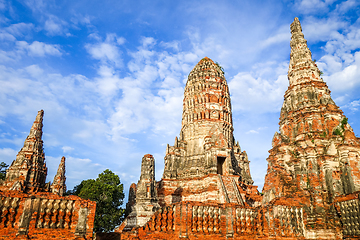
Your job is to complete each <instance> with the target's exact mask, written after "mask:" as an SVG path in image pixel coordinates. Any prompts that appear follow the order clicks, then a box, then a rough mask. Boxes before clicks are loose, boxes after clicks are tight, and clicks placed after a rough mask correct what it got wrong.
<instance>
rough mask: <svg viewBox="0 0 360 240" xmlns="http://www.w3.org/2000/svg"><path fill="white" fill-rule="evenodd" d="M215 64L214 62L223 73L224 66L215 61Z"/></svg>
mask: <svg viewBox="0 0 360 240" xmlns="http://www.w3.org/2000/svg"><path fill="white" fill-rule="evenodd" d="M215 64H216V66H218V67H219V68H220V70H221V72H222V73H223V74H225V72H224V68H223V67H222V66H220V64H219V63H218V62H215Z"/></svg>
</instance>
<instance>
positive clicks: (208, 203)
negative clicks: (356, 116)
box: [117, 18, 360, 239]
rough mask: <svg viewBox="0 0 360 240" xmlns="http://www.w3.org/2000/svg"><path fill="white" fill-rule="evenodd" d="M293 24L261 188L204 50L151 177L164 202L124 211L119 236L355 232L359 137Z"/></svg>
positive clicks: (331, 235) (355, 235)
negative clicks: (139, 212)
mask: <svg viewBox="0 0 360 240" xmlns="http://www.w3.org/2000/svg"><path fill="white" fill-rule="evenodd" d="M291 34H292V37H291V43H290V45H291V55H290V65H289V72H288V78H289V88H288V90H287V91H286V92H285V96H284V104H283V106H282V109H281V116H280V123H279V125H280V131H279V132H277V133H275V135H274V137H273V140H272V149H271V150H270V151H269V153H270V155H269V157H268V159H267V160H268V170H267V174H266V177H265V184H264V188H263V195H260V194H258V191H257V188H256V186H253V185H252V183H253V181H252V179H251V176H250V171H249V161H248V158H247V155H246V152H245V151H243V152H242V151H241V150H240V146H239V144H238V143H235V140H234V137H233V126H232V117H231V104H230V96H229V91H228V86H227V84H226V80H225V78H224V74H223V72H222V69H221V67H219V66H218V65H217V64H215V63H214V62H213V61H212V60H210V59H208V58H204V59H202V60H201V61H200V62H199V63H198V64H197V65H196V66H195V68H194V69H193V70H192V71H191V73H190V74H189V78H188V82H187V84H186V87H185V93H184V110H183V118H182V129H181V132H180V136H179V138H178V137H176V138H175V143H174V146H169V145H168V146H167V149H166V156H165V169H164V174H163V178H162V179H161V180H160V181H159V182H157V183H156V191H155V193H156V194H157V196H156V199H157V200H158V203H159V205H160V207H161V208H159V209H158V210H157V211H156V212H155V213H154V214H152V216H151V218H150V220H149V221H148V222H147V223H146V224H145V225H142V226H140V225H139V226H138V227H135V228H132V229H131V230H130V229H129V228H128V229H125V228H124V226H126V224H127V221H129V220H130V219H129V218H127V219H126V220H125V222H124V224H123V225H122V226H120V228H118V229H117V232H118V233H119V234H120V235H119V237H121V239H183V238H185V239H343V238H345V239H359V238H360V228H359V226H360V202H359V197H360V196H359V192H356V191H358V190H360V189H359V188H360V171H359V162H360V140H359V138H356V137H355V135H354V132H353V130H352V128H351V127H350V125H349V124H348V122H347V118H346V117H345V116H344V115H343V112H342V111H341V110H340V109H339V107H338V106H336V104H335V102H334V101H333V100H332V99H331V96H330V90H329V89H328V87H327V85H326V83H325V82H324V81H323V79H322V78H321V72H320V71H319V69H318V68H317V66H316V64H315V62H314V61H313V60H312V58H311V52H310V50H309V49H308V47H307V43H306V40H305V39H304V35H303V33H302V29H301V25H300V22H299V20H298V19H297V18H295V20H294V22H293V23H292V24H291ZM132 188H135V186H132ZM133 199H134V196H133V197H132V199H131V200H132V201H133ZM135 202H137V196H135ZM135 205H136V203H135Z"/></svg>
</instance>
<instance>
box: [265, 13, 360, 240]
mask: <svg viewBox="0 0 360 240" xmlns="http://www.w3.org/2000/svg"><path fill="white" fill-rule="evenodd" d="M291 34H292V37H291V42H290V46H291V54H290V64H289V72H288V79H289V87H288V89H287V91H286V92H285V96H284V103H283V106H282V108H281V113H280V122H279V125H280V131H279V132H277V133H275V135H274V137H273V140H272V147H273V148H272V149H271V150H270V151H269V152H270V155H269V157H268V159H267V160H268V169H267V174H266V177H265V185H264V188H263V193H264V197H263V203H265V204H267V203H270V202H275V203H276V202H288V203H290V202H292V203H291V204H296V205H298V206H300V205H302V206H307V208H306V209H307V211H306V212H305V214H306V215H307V227H308V228H309V230H308V235H309V236H315V238H320V237H322V236H325V235H326V234H330V233H332V234H334V235H337V233H336V227H335V225H336V224H335V222H336V219H337V216H336V213H335V211H333V207H332V205H331V203H332V202H333V200H334V198H335V197H336V196H339V195H342V194H349V193H352V192H354V191H358V190H360V185H359V184H360V172H359V167H360V165H359V160H360V141H359V139H358V138H356V137H355V135H354V132H353V130H352V128H351V127H350V125H349V123H348V119H347V118H346V117H345V116H344V115H343V112H342V111H341V110H340V109H339V107H338V106H337V105H336V104H335V102H334V101H333V100H332V99H331V96H330V90H329V89H328V87H327V85H326V83H325V82H324V81H323V79H322V78H321V71H320V70H319V69H318V67H317V65H316V63H315V61H313V60H312V57H311V52H310V50H309V48H308V47H307V43H306V40H305V39H304V35H303V33H302V29H301V25H300V22H299V20H298V19H297V18H295V20H294V22H293V23H292V24H291ZM334 224H335V225H334ZM311 227H312V228H313V230H311ZM330 229H331V230H330ZM329 238H330V237H329Z"/></svg>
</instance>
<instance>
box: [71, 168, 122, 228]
mask: <svg viewBox="0 0 360 240" xmlns="http://www.w3.org/2000/svg"><path fill="white" fill-rule="evenodd" d="M67 194H73V195H77V196H79V197H81V198H84V199H90V200H92V201H96V214H95V222H94V232H110V231H112V230H114V228H115V227H116V226H118V225H120V223H121V222H122V221H123V220H124V211H125V210H124V209H123V208H121V207H120V206H121V205H122V204H123V199H124V197H125V195H124V189H123V185H122V184H121V183H120V178H119V176H118V175H116V174H114V173H113V172H112V171H110V170H109V169H106V170H105V171H104V172H102V173H100V174H99V176H98V178H97V179H95V180H94V179H88V180H83V181H82V182H81V183H80V184H79V185H77V186H75V187H74V189H73V190H72V191H68V192H67Z"/></svg>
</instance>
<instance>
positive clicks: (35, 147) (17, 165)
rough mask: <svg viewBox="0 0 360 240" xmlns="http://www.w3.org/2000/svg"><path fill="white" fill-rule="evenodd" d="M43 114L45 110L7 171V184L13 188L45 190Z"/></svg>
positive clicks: (39, 115)
mask: <svg viewBox="0 0 360 240" xmlns="http://www.w3.org/2000/svg"><path fill="white" fill-rule="evenodd" d="M43 116H44V111H43V110H41V111H39V112H38V114H37V116H36V119H35V121H34V124H33V125H32V127H31V129H30V134H29V136H28V137H27V138H26V140H25V142H24V146H23V147H22V148H21V150H20V151H19V153H18V154H17V156H16V159H15V160H14V161H13V162H12V164H11V166H10V167H9V169H8V170H7V171H6V179H5V185H6V186H7V187H9V188H10V189H12V190H19V191H33V192H36V191H43V190H45V180H46V175H47V167H46V163H45V154H44V149H43V141H42V139H41V138H42V127H43Z"/></svg>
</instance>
